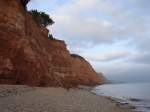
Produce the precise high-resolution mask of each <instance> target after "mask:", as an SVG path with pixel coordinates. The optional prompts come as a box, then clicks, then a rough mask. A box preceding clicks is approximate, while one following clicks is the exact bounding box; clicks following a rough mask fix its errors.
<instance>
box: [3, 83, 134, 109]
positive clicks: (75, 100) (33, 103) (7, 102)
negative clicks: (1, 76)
mask: <svg viewBox="0 0 150 112" xmlns="http://www.w3.org/2000/svg"><path fill="white" fill-rule="evenodd" d="M0 110H1V112H132V110H131V109H130V108H123V107H121V106H120V105H119V104H118V103H117V102H116V101H114V100H113V99H111V98H109V97H105V96H101V95H96V94H94V93H92V92H90V91H89V90H87V89H82V88H76V89H69V90H66V89H63V88H53V87H47V88H42V87H28V86H16V85H0Z"/></svg>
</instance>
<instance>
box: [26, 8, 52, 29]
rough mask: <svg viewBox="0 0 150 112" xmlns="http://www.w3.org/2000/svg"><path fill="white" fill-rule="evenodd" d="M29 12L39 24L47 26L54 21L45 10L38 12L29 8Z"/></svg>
mask: <svg viewBox="0 0 150 112" xmlns="http://www.w3.org/2000/svg"><path fill="white" fill-rule="evenodd" d="M29 12H30V13H31V15H32V17H33V19H34V20H35V22H36V23H38V24H39V25H41V26H44V27H47V26H49V25H52V24H54V21H53V20H52V19H51V18H50V17H49V15H48V14H46V13H45V12H38V11H37V10H31V11H29Z"/></svg>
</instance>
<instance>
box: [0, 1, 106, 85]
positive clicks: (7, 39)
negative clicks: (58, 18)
mask: <svg viewBox="0 0 150 112" xmlns="http://www.w3.org/2000/svg"><path fill="white" fill-rule="evenodd" d="M0 83H1V84H27V85H32V86H65V87H68V86H69V87H70V86H75V85H79V84H83V85H95V84H100V83H103V79H102V78H101V76H98V75H97V74H96V72H95V71H94V70H93V69H92V67H91V66H90V64H89V63H88V62H87V61H86V60H84V59H83V58H80V57H74V56H71V55H70V53H69V51H68V50H67V48H66V44H65V42H64V41H61V40H50V39H48V30H47V29H46V28H44V27H40V26H38V25H37V24H36V23H35V22H34V21H33V19H32V16H31V15H30V14H29V13H27V12H26V11H25V10H24V8H23V6H22V5H21V2H20V0H0Z"/></svg>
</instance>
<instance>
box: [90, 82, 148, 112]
mask: <svg viewBox="0 0 150 112" xmlns="http://www.w3.org/2000/svg"><path fill="white" fill-rule="evenodd" d="M92 92H94V93H96V94H98V95H103V96H107V97H111V98H112V99H114V100H116V101H117V102H119V103H120V104H122V105H124V106H125V105H132V106H134V107H135V109H134V111H135V112H150V83H115V84H105V85H100V86H97V87H95V88H94V89H93V90H92Z"/></svg>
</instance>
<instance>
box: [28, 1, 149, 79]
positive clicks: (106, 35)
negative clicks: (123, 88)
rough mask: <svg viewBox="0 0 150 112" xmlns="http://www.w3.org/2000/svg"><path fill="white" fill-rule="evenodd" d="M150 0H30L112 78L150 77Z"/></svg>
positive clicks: (56, 32)
mask: <svg viewBox="0 0 150 112" xmlns="http://www.w3.org/2000/svg"><path fill="white" fill-rule="evenodd" d="M149 5H150V0H31V2H30V3H29V5H28V9H29V10H30V9H38V10H40V11H44V12H46V13H48V14H49V15H50V16H51V17H52V18H53V20H54V21H55V24H54V25H53V26H52V27H50V30H51V33H52V34H53V35H54V36H55V37H56V38H58V39H63V40H65V41H66V43H67V45H68V49H69V50H70V51H71V52H72V53H77V54H80V55H81V56H83V57H85V58H86V59H87V60H88V61H90V63H91V64H92V65H93V67H94V68H95V70H96V71H97V72H103V73H104V74H105V76H106V77H108V78H109V79H110V80H114V79H115V80H118V81H125V80H128V81H150V7H149Z"/></svg>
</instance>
